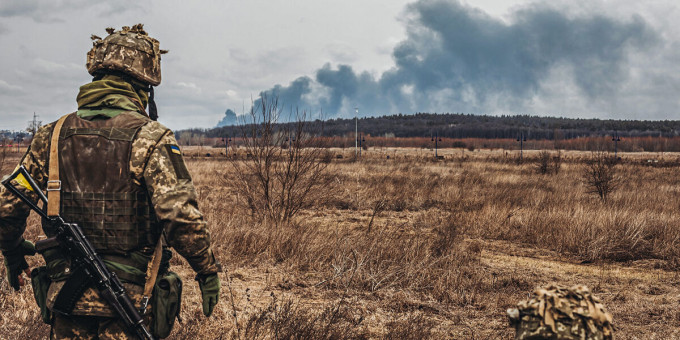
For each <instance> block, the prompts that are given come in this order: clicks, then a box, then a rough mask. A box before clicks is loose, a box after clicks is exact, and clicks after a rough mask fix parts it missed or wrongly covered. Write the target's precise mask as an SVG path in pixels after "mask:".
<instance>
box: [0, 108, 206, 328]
mask: <svg viewBox="0 0 680 340" xmlns="http://www.w3.org/2000/svg"><path fill="white" fill-rule="evenodd" d="M121 114H123V115H135V116H136V117H137V118H138V117H139V113H135V112H125V113H121ZM144 118H145V119H147V120H148V122H147V123H145V124H144V125H143V127H142V128H141V129H140V131H139V133H138V134H137V136H135V138H134V141H133V142H132V153H131V157H130V160H129V169H130V173H131V175H132V177H133V181H134V182H135V183H136V184H138V185H140V186H143V187H145V188H146V190H147V192H148V195H149V197H150V199H151V203H152V205H153V209H154V211H155V214H156V218H157V220H158V221H160V223H161V225H162V227H163V229H164V232H165V235H166V241H167V244H168V245H169V246H171V247H173V248H174V249H175V250H176V251H177V253H179V254H180V255H181V256H183V257H184V258H185V259H186V260H187V261H188V262H189V264H190V265H191V267H192V268H193V270H194V271H195V272H197V273H199V274H209V273H215V272H217V271H218V268H219V264H218V263H217V262H216V260H215V257H214V255H213V251H212V248H211V246H210V235H209V233H208V230H207V226H206V222H205V221H204V219H203V215H202V214H201V212H200V211H199V209H198V204H197V202H196V193H195V190H194V186H193V183H192V181H191V178H190V176H188V174H186V173H185V174H182V175H181V176H178V171H179V170H178V169H176V163H177V155H173V158H171V155H170V154H169V152H170V151H169V150H178V148H177V141H176V140H175V137H174V135H173V133H172V132H171V131H170V130H169V129H168V128H166V127H165V126H163V125H161V124H160V123H158V122H155V121H151V120H150V119H148V118H147V117H144ZM54 125H55V123H51V124H48V125H46V126H44V127H42V128H40V129H39V130H38V132H37V133H36V135H35V137H34V139H33V141H32V143H31V145H30V147H29V149H28V151H27V152H26V154H25V155H24V156H23V158H22V160H21V165H23V166H24V167H25V168H26V169H27V170H28V171H29V172H30V174H31V175H32V176H33V178H34V179H35V180H36V182H37V183H38V184H39V185H40V186H42V187H43V188H45V186H46V183H47V179H48V168H47V162H48V159H49V144H50V137H51V135H52V130H53V128H54ZM173 160H174V162H175V164H173ZM180 161H181V166H182V167H183V171H186V168H184V162H183V160H181V156H180ZM19 187H20V186H19ZM28 194H29V195H28V196H29V197H33V198H35V196H34V195H33V196H32V193H30V192H28ZM29 213H30V210H29V208H28V206H26V205H25V204H24V203H22V202H21V201H20V200H19V199H18V198H16V197H15V196H14V195H12V194H11V193H10V192H8V191H7V190H5V189H4V187H3V188H0V249H11V248H13V247H15V246H16V245H17V244H18V243H19V242H20V241H21V239H22V234H23V232H24V230H25V228H26V219H27V217H28V215H29ZM151 250H152V249H151ZM62 285H63V281H62V282H54V283H53V284H52V285H51V287H50V291H49V293H48V305H51V304H52V303H53V300H54V297H55V296H56V294H57V293H58V292H59V289H60V288H61V286H62ZM126 288H127V289H128V292H129V293H130V295H131V298H132V299H133V301H135V300H138V299H137V298H138V296H139V295H140V294H141V291H142V287H140V286H137V285H131V284H126ZM74 314H87V315H102V316H106V315H110V312H109V311H108V308H107V307H106V305H105V303H104V302H103V301H99V298H98V297H97V295H96V293H95V292H94V291H93V290H91V289H90V290H88V291H86V293H85V294H84V296H83V297H82V298H81V300H80V301H79V302H78V303H77V304H76V308H75V310H74Z"/></svg>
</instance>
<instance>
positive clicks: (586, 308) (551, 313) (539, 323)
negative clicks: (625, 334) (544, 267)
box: [507, 284, 614, 340]
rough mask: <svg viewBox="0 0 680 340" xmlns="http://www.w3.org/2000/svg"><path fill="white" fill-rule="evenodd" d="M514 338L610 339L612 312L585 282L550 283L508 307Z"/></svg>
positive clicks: (611, 333)
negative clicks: (531, 295)
mask: <svg viewBox="0 0 680 340" xmlns="http://www.w3.org/2000/svg"><path fill="white" fill-rule="evenodd" d="M507 313H508V317H509V319H510V325H511V326H513V327H514V328H515V340H542V339H560V340H572V339H573V340H577V339H578V340H612V339H613V336H614V335H613V331H614V330H613V327H612V316H611V314H609V313H608V312H607V311H605V309H604V307H603V306H602V304H601V303H600V300H599V299H598V298H597V297H595V296H594V295H592V294H591V292H590V289H588V287H586V286H581V285H578V286H574V287H571V288H564V287H559V286H557V285H554V284H551V285H548V286H547V287H543V288H538V289H536V291H534V296H533V297H532V298H531V299H529V300H527V301H522V302H520V303H519V304H517V308H511V309H508V312H507Z"/></svg>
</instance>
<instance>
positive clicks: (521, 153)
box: [517, 132, 527, 162]
mask: <svg viewBox="0 0 680 340" xmlns="http://www.w3.org/2000/svg"><path fill="white" fill-rule="evenodd" d="M517 141H518V142H519V161H520V162H521V161H522V158H523V156H524V142H526V141H527V136H526V135H525V134H524V132H520V133H519V136H518V137H517Z"/></svg>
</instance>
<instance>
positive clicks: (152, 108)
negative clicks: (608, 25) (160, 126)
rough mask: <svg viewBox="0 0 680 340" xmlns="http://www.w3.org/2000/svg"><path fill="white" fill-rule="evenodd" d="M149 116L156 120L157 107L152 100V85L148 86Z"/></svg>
mask: <svg viewBox="0 0 680 340" xmlns="http://www.w3.org/2000/svg"><path fill="white" fill-rule="evenodd" d="M148 105H149V118H151V120H153V121H156V120H158V108H156V101H155V100H153V86H149V103H148Z"/></svg>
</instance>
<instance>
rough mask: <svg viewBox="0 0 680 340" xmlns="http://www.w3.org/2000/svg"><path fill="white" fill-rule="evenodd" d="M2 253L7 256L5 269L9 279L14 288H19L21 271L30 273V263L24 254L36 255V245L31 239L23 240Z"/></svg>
mask: <svg viewBox="0 0 680 340" xmlns="http://www.w3.org/2000/svg"><path fill="white" fill-rule="evenodd" d="M2 255H3V256H4V257H5V269H6V270H7V281H9V285H10V286H12V288H14V290H19V277H20V276H21V272H26V275H29V274H28V263H26V259H25V258H24V256H26V255H29V256H32V255H35V246H34V245H33V243H32V242H31V241H26V240H23V241H21V242H20V243H19V245H18V246H16V247H15V248H14V249H11V250H3V251H2Z"/></svg>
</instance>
